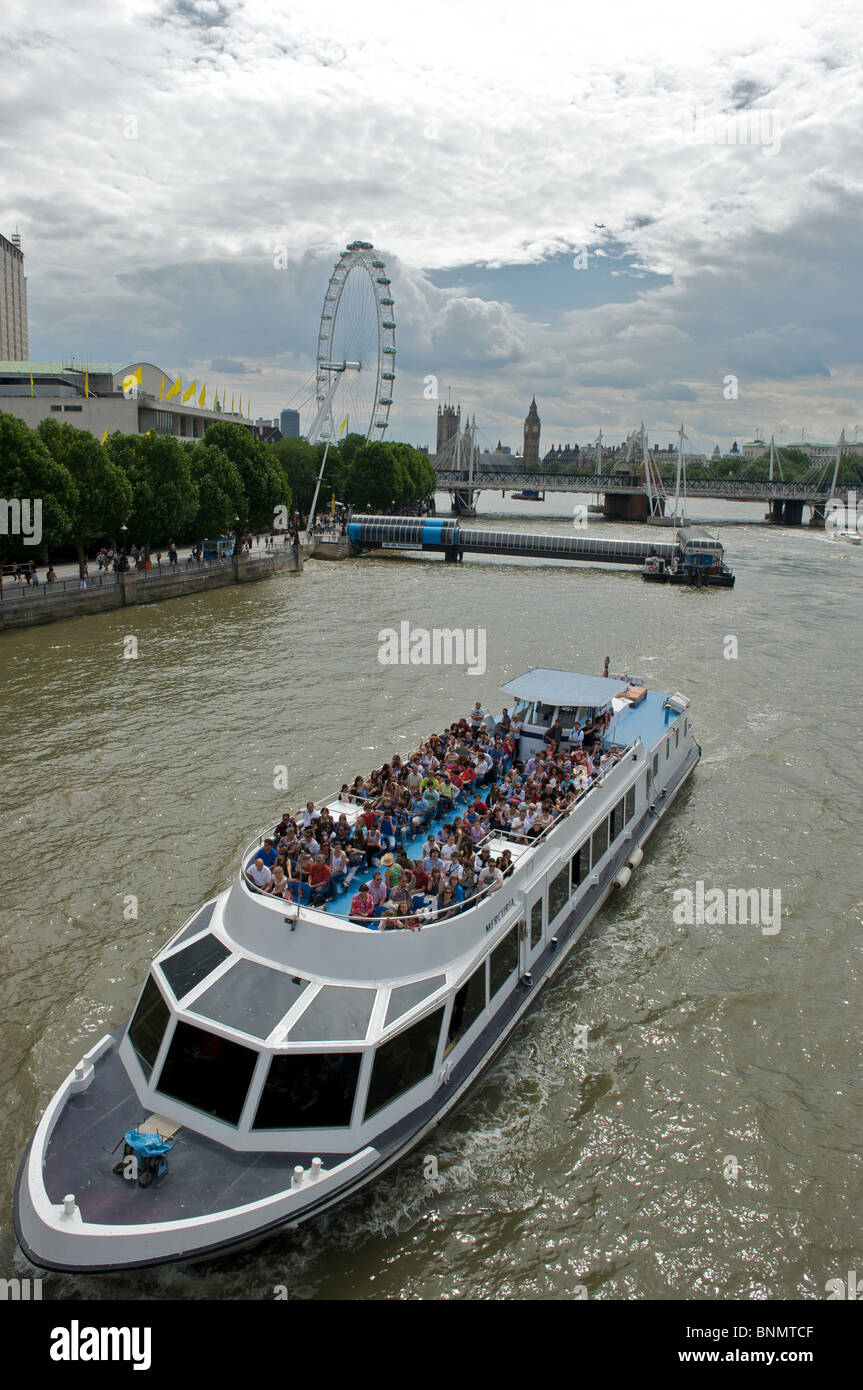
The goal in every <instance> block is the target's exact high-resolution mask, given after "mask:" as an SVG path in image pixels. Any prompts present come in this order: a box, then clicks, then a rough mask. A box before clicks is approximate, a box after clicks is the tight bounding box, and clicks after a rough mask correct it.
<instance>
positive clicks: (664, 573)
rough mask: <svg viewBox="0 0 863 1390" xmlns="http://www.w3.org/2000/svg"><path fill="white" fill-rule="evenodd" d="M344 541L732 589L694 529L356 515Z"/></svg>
mask: <svg viewBox="0 0 863 1390" xmlns="http://www.w3.org/2000/svg"><path fill="white" fill-rule="evenodd" d="M348 540H349V541H350V542H351V545H352V546H353V547H354V549H355V550H425V551H431V552H437V553H438V554H443V555H444V557H445V558H446V559H447V560H449V561H459V560H461V559H462V558H463V556H464V555H465V554H469V555H525V556H528V557H533V558H534V559H537V560H578V561H581V562H582V563H583V562H585V561H587V562H589V563H593V564H597V565H634V566H635V567H636V568H638V569H640V570H641V572H642V575H643V576H644V578H645V579H650V580H654V581H656V580H660V581H666V582H670V583H673V584H695V585H702V584H704V585H719V586H721V587H723V588H732V587H733V585H734V575H733V574H732V573H731V571H730V570H729V569H728V567H727V565H726V564H725V559H724V549H723V546H722V543H721V541H718V540H715V539H714V538H713V537H712V536H709V535H708V534H707V532H706V531H702V530H700V529H698V528H697V527H686V528H685V529H683V530H681V531H679V532H678V533H677V534H676V536H675V539H674V540H672V541H653V540H650V541H621V540H613V539H611V537H608V536H548V535H539V536H536V535H529V534H525V533H524V532H523V531H484V530H483V531H478V530H475V529H473V528H469V527H467V526H461V525H460V524H459V522H457V521H451V520H443V521H441V520H438V519H437V518H435V517H392V516H360V517H355V518H354V519H353V520H351V521H349V522H348Z"/></svg>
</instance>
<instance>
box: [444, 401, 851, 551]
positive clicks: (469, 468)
mask: <svg viewBox="0 0 863 1390" xmlns="http://www.w3.org/2000/svg"><path fill="white" fill-rule="evenodd" d="M680 433H681V441H680V449H679V453H678V458H679V460H680V465H679V467H678V475H677V482H676V487H675V486H672V495H670V496H669V495H668V494H667V492H666V484H665V481H664V480H663V478H662V477H661V474H660V471H659V468H658V467H657V465H656V463H655V462H654V460H653V457H652V454H651V451H650V449H649V448H648V446H647V442H646V439H645V437H644V426H643V425H642V427H641V431H638V432H636V433H635V434H634V435H632V436H630V439H629V441H628V445H629V447H628V448H627V452H626V456H625V458H624V459H623V460H621V461H620V462H618V463H616V465H615V467H614V469H613V470H612V471H611V472H599V473H597V472H595V471H594V472H588V471H585V472H578V473H544V472H539V471H537V470H536V469H523V470H517V469H513V468H494V467H493V466H492V467H489V466H488V465H486V466H484V467H481V466H479V455H478V451H477V449H476V443H475V440H476V424H475V422H474V424H473V425H472V426H471V425H469V426H468V428H467V429H466V430H465V433H464V436H461V435H458V436H456V440H455V447H453V446H452V445H449V444H448V446H447V448H446V449H445V450H442V451H441V452H440V453H439V454H437V455H436V457H434V458H433V459H432V460H431V462H432V465H433V467H434V470H435V474H436V476H437V482H438V487H439V488H440V490H441V491H448V492H449V494H450V496H451V498H452V506H453V511H454V512H455V513H456V514H457V515H459V516H472V515H474V514H475V512H476V499H477V496H478V495H479V493H480V492H483V491H495V492H496V491H497V490H498V489H500V491H501V492H502V493H503V494H506V493H507V492H516V491H518V492H521V491H523V490H525V489H527V490H529V491H532V492H534V493H540V492H542V493H546V492H578V493H595V494H597V496H601V497H602V499H603V508H602V509H603V513H604V515H605V516H607V517H610V518H614V517H617V518H619V519H621V520H640V519H643V518H644V517H648V516H663V515H665V514H666V511H667V512H668V513H669V514H675V515H676V513H677V507H678V501H679V499H680V498H681V497H682V499H683V500H684V501H685V499H686V498H687V497H688V498H693V497H719V498H727V499H729V500H731V501H735V502H764V503H766V504H767V508H768V510H767V512H766V515H767V517H768V518H769V519H770V520H771V521H772V522H775V523H776V524H777V525H786V526H800V525H802V522H803V508H804V506H809V507H811V508H812V517H811V521H810V525H813V526H823V525H824V519H825V510H826V506H827V503H828V502H829V500H830V499H831V498H836V499H837V501H841V502H842V504H843V505H845V506H847V504H848V489H847V488H845V487H838V486H837V475H838V472H839V463H840V460H841V454H842V446H843V445H844V443H845V439H844V434H843V436H842V437H841V438H840V440H839V443H838V444H837V447H836V459H835V462H833V463H828V465H827V466H826V467H824V466H822V467H820V468H818V469H814V468H813V469H812V470H810V472H809V473H808V474H807V475H806V476H805V477H803V478H798V479H797V480H796V481H794V482H791V481H786V480H785V479H784V478H783V477H782V465H781V451H780V450H779V449H778V448H776V446H775V445H774V443H773V441H772V440H771V442H770V463H769V470H768V478H767V479H766V480H764V481H761V482H755V481H754V480H750V479H746V478H725V479H713V478H711V479H707V478H698V479H694V478H689V479H688V478H687V477H686V456H685V453H684V452H683V440H684V439H685V436H684V435H683V432H682V430H681V432H680ZM600 438H601V436H600ZM639 440H640V443H641V452H642V457H638V456H637V453H636V452H635V450H634V449H633V447H632V446H633V444H635V445H638V444H639ZM644 457H646V458H647V461H648V462H647V467H645V466H644V463H643V461H642V459H643V458H644ZM777 474H778V476H776V475H777ZM681 480H682V492H681Z"/></svg>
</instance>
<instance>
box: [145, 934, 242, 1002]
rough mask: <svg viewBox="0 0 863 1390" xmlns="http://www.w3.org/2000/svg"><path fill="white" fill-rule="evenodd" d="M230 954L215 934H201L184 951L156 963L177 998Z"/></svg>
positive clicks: (198, 982)
mask: <svg viewBox="0 0 863 1390" xmlns="http://www.w3.org/2000/svg"><path fill="white" fill-rule="evenodd" d="M230 954H231V953H230V951H229V950H228V948H227V946H223V945H222V943H221V941H219V940H218V939H217V938H216V937H215V936H212V935H210V936H202V937H201V939H200V941H193V942H192V944H191V946H187V947H186V949H185V950H184V951H178V952H177V954H176V955H175V956H169V958H168V959H167V960H160V961H159V962H158V964H159V968H160V970H161V971H162V974H163V975H164V976H165V979H166V980H167V981H168V984H169V985H170V986H171V989H172V990H173V991H174V994H175V996H176V997H177V999H182V998H183V995H184V994H188V993H189V990H190V989H193V988H194V986H195V985H197V984H200V982H201V980H203V979H205V978H206V976H207V975H209V974H210V971H211V970H215V968H216V966H217V965H221V964H222V961H223V960H227V958H228V956H229V955H230Z"/></svg>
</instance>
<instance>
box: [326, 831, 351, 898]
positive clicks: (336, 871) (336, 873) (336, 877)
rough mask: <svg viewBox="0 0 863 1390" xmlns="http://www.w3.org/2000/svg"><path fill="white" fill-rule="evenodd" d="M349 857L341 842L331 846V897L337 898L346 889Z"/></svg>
mask: <svg viewBox="0 0 863 1390" xmlns="http://www.w3.org/2000/svg"><path fill="white" fill-rule="evenodd" d="M348 867H349V865H348V856H347V854H346V853H345V851H344V849H343V848H342V845H341V844H340V843H339V841H338V840H337V839H336V840H333V841H332V843H331V844H330V858H329V869H330V897H331V898H337V897H338V896H339V894H340V893H341V891H342V889H343V888H344V887H345V883H346V881H347V877H348Z"/></svg>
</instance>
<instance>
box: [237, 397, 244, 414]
mask: <svg viewBox="0 0 863 1390" xmlns="http://www.w3.org/2000/svg"><path fill="white" fill-rule="evenodd" d="M242 413H243V398H242V396H241V397H240V404H239V405H238V406H237V414H238V415H242Z"/></svg>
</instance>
